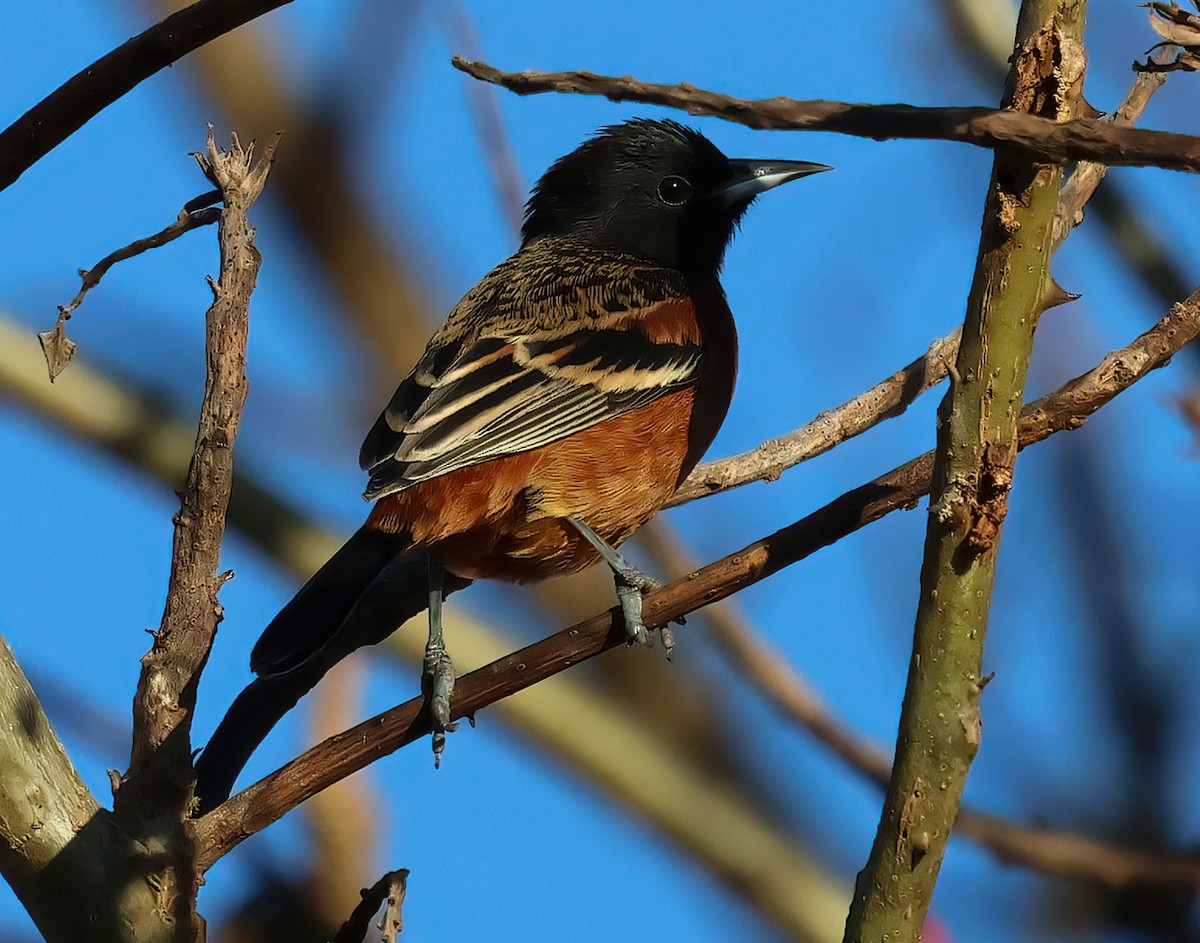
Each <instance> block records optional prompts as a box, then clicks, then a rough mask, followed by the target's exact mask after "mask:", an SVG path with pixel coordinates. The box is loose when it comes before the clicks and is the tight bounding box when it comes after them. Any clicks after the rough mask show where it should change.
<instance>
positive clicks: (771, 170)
mask: <svg viewBox="0 0 1200 943" xmlns="http://www.w3.org/2000/svg"><path fill="white" fill-rule="evenodd" d="M729 167H730V169H731V171H732V176H731V177H730V179H729V180H727V181H726V182H725V183H723V184H721V185H720V186H719V187H717V188H716V189H715V190H713V191H712V193H711V194H710V196H711V197H712V198H713V199H714V200H716V201H717V202H718V203H719V204H720V205H721V206H733V205H734V204H735V203H741V202H742V201H749V200H752V199H754V198H755V197H756V196H758V195H759V194H760V193H764V192H766V191H767V190H770V189H772V188H774V187H778V186H780V185H781V184H785V183H789V182H790V181H792V180H799V179H800V178H801V177H808V176H811V175H812V174H819V173H823V172H824V171H826V170H833V168H832V167H830V166H828V165H826V164H813V163H809V162H808V161H803V160H731V161H730V162H729Z"/></svg>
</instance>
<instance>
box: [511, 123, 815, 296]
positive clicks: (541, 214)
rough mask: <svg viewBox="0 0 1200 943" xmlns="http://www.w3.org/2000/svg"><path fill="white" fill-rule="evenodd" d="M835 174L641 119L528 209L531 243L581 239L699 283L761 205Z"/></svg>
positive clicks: (574, 163)
mask: <svg viewBox="0 0 1200 943" xmlns="http://www.w3.org/2000/svg"><path fill="white" fill-rule="evenodd" d="M829 169H830V168H828V167H826V166H825V165H824V164H810V163H804V162H801V161H749V160H731V159H730V158H728V157H726V156H725V155H724V154H722V153H721V152H720V151H719V150H717V148H716V146H715V145H714V144H713V143H712V142H711V141H709V140H708V138H706V137H705V136H704V135H702V134H700V133H699V132H698V131H693V130H692V129H691V128H685V127H684V126H683V125H681V124H677V123H676V122H674V121H651V120H649V119H644V118H640V119H635V120H633V121H627V122H625V123H624V124H618V125H613V126H611V127H607V128H602V129H601V130H600V131H599V132H598V133H597V134H596V136H595V137H593V138H592V139H591V140H589V141H586V142H584V143H583V144H581V145H580V146H579V147H577V148H576V149H575V150H573V151H572V152H571V153H570V154H567V155H566V156H565V157H560V158H559V159H558V160H556V161H555V162H554V164H553V165H552V166H551V167H550V169H549V170H547V171H546V173H545V174H544V175H543V176H542V178H541V179H540V180H539V181H538V182H537V184H536V185H535V186H534V188H533V193H532V195H531V196H530V197H529V202H528V204H526V207H525V225H524V226H523V227H522V230H521V234H522V242H521V244H522V245H525V244H527V243H529V242H531V241H533V240H535V239H538V238H541V237H542V236H571V237H574V238H577V239H581V240H583V241H586V242H589V243H593V244H595V245H601V246H605V247H606V248H611V249H617V250H620V251H623V252H628V253H631V254H634V255H639V256H642V257H644V258H648V259H651V260H653V261H655V262H658V263H660V264H662V265H666V266H668V267H670V268H674V269H678V270H680V271H682V272H685V273H687V274H689V275H707V274H714V275H715V274H716V272H717V270H718V269H719V268H720V266H721V260H722V258H723V257H724V255H725V247H726V246H727V245H728V244H729V240H730V239H731V238H732V237H733V231H734V228H735V227H736V226H737V223H738V220H739V219H740V218H741V216H742V214H743V213H745V212H746V209H747V207H749V206H750V204H751V203H752V202H753V201H754V198H755V196H757V195H758V194H759V193H762V192H763V191H765V190H769V189H771V188H772V187H776V186H779V185H780V184H781V183H787V182H788V181H789V180H796V179H798V178H800V177H805V176H808V175H809V174H815V173H819V172H821V171H822V170H829Z"/></svg>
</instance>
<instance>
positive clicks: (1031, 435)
mask: <svg viewBox="0 0 1200 943" xmlns="http://www.w3.org/2000/svg"><path fill="white" fill-rule="evenodd" d="M1198 334H1200V293H1197V294H1196V295H1193V296H1192V297H1191V298H1189V299H1188V301H1187V302H1185V303H1182V304H1179V305H1176V306H1175V307H1174V308H1173V309H1172V310H1171V312H1170V313H1169V314H1168V315H1167V316H1166V317H1165V318H1163V319H1162V320H1161V321H1160V322H1159V323H1158V324H1156V325H1155V326H1154V327H1153V328H1151V329H1150V330H1149V331H1147V332H1146V333H1145V334H1143V335H1142V336H1141V337H1139V338H1138V339H1137V340H1135V341H1134V342H1133V343H1132V344H1130V345H1129V346H1128V347H1126V348H1123V349H1121V350H1118V351H1115V352H1113V353H1111V354H1109V355H1108V356H1107V357H1105V358H1104V360H1103V361H1101V363H1100V364H1098V365H1097V366H1096V367H1095V368H1094V369H1092V370H1090V371H1088V372H1087V373H1085V374H1084V375H1083V376H1081V377H1078V378H1076V379H1075V380H1072V381H1071V382H1069V383H1067V384H1066V385H1064V386H1063V387H1062V388H1060V389H1059V390H1058V391H1057V392H1055V393H1053V394H1052V395H1050V396H1046V397H1043V398H1042V399H1040V400H1038V401H1036V402H1034V403H1031V404H1029V406H1027V407H1026V408H1025V410H1024V411H1023V412H1022V418H1021V426H1020V443H1019V444H1020V446H1021V447H1024V446H1026V445H1030V444H1032V443H1034V442H1039V441H1041V440H1042V439H1044V438H1046V437H1048V436H1050V435H1052V434H1054V433H1056V432H1062V431H1064V430H1067V429H1077V428H1079V426H1081V425H1082V424H1083V423H1084V422H1085V421H1086V420H1087V417H1088V416H1090V415H1091V414H1092V413H1094V412H1095V411H1096V410H1098V409H1100V408H1101V407H1102V406H1103V405H1105V404H1106V403H1108V402H1109V401H1110V400H1112V399H1113V397H1115V396H1116V395H1117V394H1118V393H1120V392H1121V391H1122V390H1124V389H1127V388H1128V387H1129V386H1131V385H1132V384H1133V383H1135V382H1137V381H1138V380H1140V379H1141V378H1142V377H1144V376H1146V375H1147V374H1148V373H1150V372H1151V371H1152V370H1155V369H1157V368H1158V367H1161V366H1163V365H1164V364H1166V363H1168V362H1169V361H1170V359H1171V357H1172V356H1173V355H1174V354H1175V353H1176V352H1178V351H1179V349H1180V348H1181V347H1183V346H1184V345H1185V344H1187V343H1189V342H1190V341H1192V340H1194V339H1195V338H1196V336H1197V335H1198ZM932 474H933V453H932V452H927V453H926V454H924V455H922V456H920V457H918V458H915V459H913V460H912V461H910V462H907V463H906V464H904V465H902V466H900V467H899V468H896V469H894V470H893V471H891V472H889V473H888V474H886V475H883V476H881V477H880V478H877V479H875V480H874V481H871V482H868V483H867V484H865V485H862V486H860V487H858V488H856V489H854V490H853V491H850V492H848V493H847V494H844V495H842V497H840V498H838V499H837V500H835V501H833V502H832V503H830V504H828V505H826V506H825V507H823V508H821V509H820V510H818V511H816V512H814V513H813V514H810V515H809V516H808V517H805V518H803V519H802V520H800V521H797V522H796V523H794V524H792V525H790V526H788V527H785V528H784V529H783V530H780V531H777V532H776V533H774V534H772V535H771V536H770V537H767V538H764V539H763V540H760V541H757V542H755V543H753V544H751V545H749V546H748V547H746V548H744V549H743V550H740V551H738V552H737V553H735V554H731V555H730V556H728V557H725V558H724V559H723V560H719V561H717V562H715V563H712V564H710V565H709V566H706V567H704V568H703V569H701V570H698V571H696V572H695V573H692V574H691V575H689V576H687V577H685V578H684V579H682V580H678V581H676V582H674V583H672V584H670V585H669V586H665V587H663V588H662V589H660V590H656V591H655V592H653V593H651V594H650V595H649V596H647V598H646V611H645V615H646V618H647V622H646V624H647V625H648V626H651V627H655V626H661V625H665V624H666V623H668V622H670V621H672V620H677V619H678V618H679V617H680V616H681V615H685V614H687V613H688V612H692V611H694V610H695V609H698V608H700V607H701V606H704V605H707V604H708V603H710V602H714V601H716V600H718V599H724V598H726V597H727V596H731V595H733V594H734V593H736V592H738V591H740V590H742V589H744V588H745V587H747V586H749V585H752V584H753V583H756V582H758V581H760V580H763V579H765V578H766V577H768V576H771V575H772V574H774V573H777V572H778V571H779V570H781V569H783V568H784V567H786V566H789V565H790V564H792V563H795V562H796V561H798V560H801V559H803V558H804V557H806V556H808V555H810V554H812V553H815V552H816V551H817V550H819V549H820V548H822V547H824V546H826V545H828V544H830V543H833V542H834V541H836V540H839V539H840V538H842V537H844V536H845V535H847V534H849V533H852V532H853V531H855V530H857V529H858V528H860V527H863V526H865V525H867V524H870V523H872V522H873V521H876V520H878V519H879V518H881V517H883V516H885V515H886V514H889V513H891V512H892V511H895V510H898V509H900V508H906V507H911V506H913V505H914V504H915V503H916V502H917V501H918V500H919V499H920V497H921V496H922V495H923V494H926V493H927V492H928V490H929V485H930V482H931V480H932ZM625 641H626V636H625V634H624V630H623V628H622V627H621V625H620V623H619V622H618V623H617V624H616V625H614V623H613V613H611V612H608V613H604V614H602V615H599V616H596V617H594V618H592V619H588V620H587V621H585V622H580V623H578V624H577V625H574V626H571V627H570V628H568V629H564V630H563V631H561V632H558V633H557V634H555V635H552V636H550V637H549V638H547V639H543V640H542V641H540V642H536V643H534V644H533V645H530V646H528V647H526V648H524V649H522V650H521V651H519V652H515V653H514V654H512V655H509V656H507V657H505V658H501V659H499V660H497V661H495V662H493V663H492V664H490V665H487V666H486V667H484V668H480V669H479V670H478V671H473V672H471V673H470V674H467V675H464V676H463V677H461V678H459V679H458V682H457V685H456V687H455V702H454V715H455V716H456V717H465V716H471V715H474V714H475V712H477V711H478V710H480V709H482V708H484V707H486V706H488V705H489V704H492V703H494V702H495V701H497V700H499V699H501V698H503V697H507V696H508V695H510V694H513V693H516V692H517V691H520V690H523V689H525V688H527V687H529V686H531V685H533V684H536V683H537V682H539V681H541V680H542V679H544V678H547V677H550V676H551V675H553V674H556V673H558V672H560V671H563V670H564V669H566V668H569V667H570V666H571V665H574V664H577V663H578V662H580V661H583V660H585V659H588V658H592V657H594V656H595V655H598V654H600V653H601V652H604V651H607V650H608V649H610V648H615V647H618V646H620V645H623V644H625ZM428 732H429V724H428V721H427V720H426V718H425V716H424V713H423V701H422V699H420V698H414V699H413V700H411V701H407V702H406V703H404V704H401V705H399V706H397V707H394V708H392V709H391V710H389V711H385V712H384V713H382V714H379V715H378V716H376V717H373V718H371V719H369V720H367V721H364V722H363V723H361V724H359V725H358V726H356V727H353V728H351V729H350V730H347V731H346V732H344V733H342V734H339V735H338V736H336V737H331V738H330V739H329V740H326V741H324V742H323V743H320V744H318V745H317V746H315V747H313V748H312V749H311V750H309V751H308V752H306V753H305V754H303V755H302V756H300V757H298V758H297V759H295V760H293V761H292V762H291V763H288V764H287V765H286V766H284V767H282V768H281V769H279V770H277V771H276V772H274V773H272V774H271V775H269V776H267V777H266V778H264V779H262V780H260V781H259V782H257V783H255V784H254V785H252V786H250V787H248V788H247V789H244V790H243V791H242V792H240V793H238V794H236V795H235V796H233V797H231V798H230V799H229V800H228V801H226V802H225V803H223V804H222V805H220V806H218V807H217V808H216V809H214V810H213V811H212V812H210V813H208V814H207V815H205V816H203V817H202V818H200V819H198V820H197V821H196V822H195V825H194V829H195V832H194V835H195V840H196V843H197V847H198V849H199V852H198V858H199V865H200V867H201V868H202V869H207V868H208V867H210V866H211V865H212V864H213V862H215V861H217V860H218V859H219V858H221V857H222V856H223V855H225V854H227V853H228V852H229V851H230V850H231V849H233V848H234V847H236V846H237V845H238V844H239V843H240V842H242V841H243V840H245V839H246V838H248V837H250V836H251V835H253V834H255V833H257V832H259V831H261V830H262V829H264V828H266V827H267V826H268V825H270V824H271V823H272V822H274V821H275V820H276V819H278V818H280V817H281V816H282V815H284V814H285V813H286V812H288V811H289V810H290V809H292V808H294V807H295V806H297V805H299V804H300V803H301V802H303V801H304V800H305V799H307V798H308V797H309V796H312V795H315V794H316V793H318V792H320V791H321V790H322V789H325V788H326V787H328V786H330V785H332V784H333V783H335V782H337V781H339V780H341V779H344V778H345V777H346V776H349V775H351V774H352V773H355V772H357V771H358V770H360V769H362V768H363V767H364V766H367V765H369V764H370V763H372V762H374V761H375V760H377V759H379V758H380V757H382V756H386V755H387V754H389V753H392V752H394V751H395V750H398V749H399V748H400V747H402V746H404V745H405V744H407V743H411V742H412V741H414V740H416V739H419V738H420V737H422V736H424V735H425V734H426V733H428Z"/></svg>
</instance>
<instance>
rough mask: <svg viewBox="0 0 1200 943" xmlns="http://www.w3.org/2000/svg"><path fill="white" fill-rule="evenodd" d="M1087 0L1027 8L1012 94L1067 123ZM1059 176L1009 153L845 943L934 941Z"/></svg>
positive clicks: (995, 199)
mask: <svg viewBox="0 0 1200 943" xmlns="http://www.w3.org/2000/svg"><path fill="white" fill-rule="evenodd" d="M1083 11H1084V2H1083V0H1025V2H1024V3H1023V5H1022V7H1021V14H1020V18H1019V20H1018V24H1017V46H1016V52H1015V53H1014V54H1013V59H1012V63H1013V64H1012V71H1011V73H1010V76H1009V83H1008V90H1007V93H1006V106H1007V107H1010V108H1013V109H1014V110H1015V111H1021V112H1026V113H1030V114H1034V113H1036V114H1040V115H1045V116H1046V119H1045V120H1053V121H1059V120H1065V119H1067V118H1069V117H1071V115H1073V114H1074V111H1075V102H1076V100H1077V94H1078V89H1079V88H1080V87H1081V86H1082V83H1083V70H1084V62H1085V59H1084V54H1083V43H1082V32H1083ZM1061 178H1062V169H1061V167H1058V166H1055V165H1045V164H1034V163H1031V162H1030V159H1029V155H1027V154H1023V153H1020V152H1018V151H1014V150H1012V149H1008V148H1006V149H1003V150H998V151H997V152H996V161H995V166H994V169H993V172H992V181H991V185H990V187H989V192H988V199H987V204H986V206H985V207H984V221H983V234H982V237H981V240H980V245H979V257H978V261H977V262H976V267H975V278H974V282H973V284H972V286H971V294H970V297H969V298H968V300H967V316H966V320H965V322H964V324H963V336H962V343H961V344H960V345H959V351H958V360H957V364H956V369H955V370H954V372H953V374H952V377H953V382H952V383H951V386H950V391H949V393H948V394H947V395H946V399H945V400H944V401H943V404H942V411H941V416H940V423H939V435H938V449H937V458H936V461H935V465H934V473H933V490H932V493H931V496H930V513H929V519H928V528H927V531H926V539H925V556H924V562H923V564H922V568H921V595H920V600H919V602H918V606H917V617H916V627H915V630H914V639H913V654H912V660H911V662H910V665H909V674H908V683H907V686H906V688H905V693H904V707H903V710H902V711H901V715H900V731H899V736H898V740H897V745H896V759H895V763H894V765H893V769H892V775H891V780H890V782H889V784H888V790H887V796H886V799H885V800H884V807H883V814H882V817H881V819H880V822H879V828H878V831H877V832H876V835H875V843H874V845H873V847H872V849H871V855H870V858H869V859H868V861H867V864H866V866H865V867H864V868H863V870H862V871H861V872H860V873H859V876H858V882H857V884H856V886H855V891H854V900H853V902H852V904H851V908H850V916H849V918H848V920H847V922H846V934H845V937H844V939H845V941H846V943H858V941H862V940H874V939H894V940H896V941H902V940H911V941H913V943H917V941H919V940H920V938H921V931H922V928H923V926H924V923H925V917H926V914H927V913H928V911H929V904H930V901H931V900H932V897H933V888H934V885H935V884H936V882H937V877H938V872H939V870H940V869H941V864H942V859H943V857H944V856H945V853H946V847H947V845H948V843H949V840H950V832H951V830H952V829H953V827H954V822H955V819H956V818H957V815H958V808H959V803H960V802H961V799H962V793H963V788H964V786H965V785H966V780H967V773H968V771H969V770H970V767H971V762H972V761H973V760H974V758H975V754H976V752H977V750H978V749H979V739H980V730H981V726H982V722H981V720H980V714H979V696H980V693H981V692H982V691H983V687H984V685H985V684H986V679H984V677H983V668H982V664H983V640H984V635H985V633H986V631H987V623H988V611H989V609H990V605H991V597H992V588H993V585H994V582H995V572H996V559H997V556H998V551H999V539H1000V530H1001V527H1002V526H1003V522H1004V518H1005V515H1006V514H1007V510H1008V495H1009V492H1010V490H1011V488H1012V481H1013V466H1014V463H1015V461H1016V456H1017V439H1018V429H1017V427H1018V418H1019V414H1020V409H1021V402H1022V399H1023V395H1024V387H1025V377H1026V375H1027V371H1028V367H1029V357H1030V354H1031V353H1032V351H1033V335H1034V329H1035V328H1036V326H1037V322H1038V318H1039V317H1040V315H1041V313H1042V312H1043V311H1044V310H1045V309H1046V308H1047V307H1048V306H1049V305H1050V304H1053V303H1054V302H1055V301H1056V300H1059V299H1058V298H1056V294H1057V295H1061V290H1058V291H1057V292H1055V290H1054V284H1053V281H1052V280H1051V279H1050V277H1049V274H1048V271H1047V266H1048V263H1049V259H1050V253H1051V229H1052V227H1053V223H1054V216H1055V209H1056V207H1057V205H1058V191H1059V184H1060V181H1061Z"/></svg>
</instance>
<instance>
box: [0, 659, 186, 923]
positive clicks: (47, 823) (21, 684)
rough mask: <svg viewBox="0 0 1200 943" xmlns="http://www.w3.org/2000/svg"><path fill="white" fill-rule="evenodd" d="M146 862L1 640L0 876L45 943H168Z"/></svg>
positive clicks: (142, 850)
mask: <svg viewBox="0 0 1200 943" xmlns="http://www.w3.org/2000/svg"><path fill="white" fill-rule="evenodd" d="M149 858H150V855H148V854H147V849H146V848H145V846H143V845H141V844H139V843H137V842H134V841H132V840H130V839H129V838H128V837H127V836H125V835H123V834H122V833H121V831H120V830H119V829H118V828H117V827H116V826H115V825H114V823H113V820H112V816H110V815H109V813H108V812H106V811H105V810H104V809H102V808H100V806H99V804H98V803H97V802H96V800H95V799H94V798H93V797H92V794H91V793H90V792H88V789H87V787H86V786H85V785H84V784H83V781H82V780H81V779H80V778H79V774H78V773H77V772H76V771H75V768H74V767H73V766H72V765H71V761H70V759H69V758H68V757H67V754H66V751H65V750H64V749H63V746H62V743H60V742H59V739H58V736H57V735H56V734H55V732H54V729H53V728H52V727H51V726H50V722H49V720H47V719H46V715H45V713H44V712H43V711H42V706H41V704H39V703H38V699H37V696H36V695H35V694H34V692H33V689H32V688H31V687H30V686H29V681H28V680H27V679H26V677H25V675H24V674H23V673H22V672H21V668H20V666H19V665H18V664H17V662H16V659H15V658H14V657H13V653H12V650H11V649H10V648H9V647H8V643H7V642H5V641H4V639H3V638H0V875H3V877H4V880H5V881H6V882H7V883H8V884H9V886H10V887H11V888H12V889H13V892H14V893H15V894H16V895H17V897H18V898H20V900H21V903H22V904H23V905H24V907H25V909H26V911H28V913H29V916H30V917H31V918H32V919H33V921H34V923H35V924H37V927H38V930H39V931H40V932H41V934H42V936H43V937H44V938H45V939H46V940H48V941H49V943H67V941H76V940H102V941H106V943H116V941H122V943H134V941H137V943H168V941H172V940H174V936H173V928H172V925H171V921H169V920H167V919H166V916H165V914H164V913H163V912H162V910H161V909H160V908H159V907H158V906H157V905H158V900H157V898H156V895H155V892H154V890H153V888H152V887H151V885H150V884H149V883H148V882H147V880H146V877H147V872H148V871H149V870H150V867H151V862H150V861H149Z"/></svg>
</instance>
